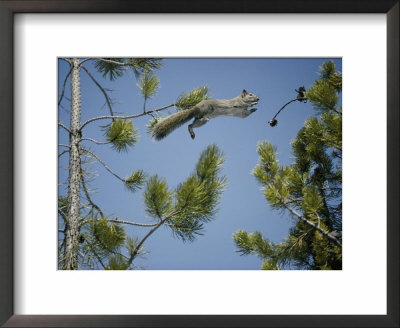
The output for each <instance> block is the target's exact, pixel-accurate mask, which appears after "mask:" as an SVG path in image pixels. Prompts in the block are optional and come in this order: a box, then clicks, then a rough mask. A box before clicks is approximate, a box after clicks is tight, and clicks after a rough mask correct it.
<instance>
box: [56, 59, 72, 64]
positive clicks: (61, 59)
mask: <svg viewBox="0 0 400 328" xmlns="http://www.w3.org/2000/svg"><path fill="white" fill-rule="evenodd" d="M58 59H59V60H63V61H65V62H67V63H68V64H71V62H70V61H69V60H67V59H65V58H58Z"/></svg>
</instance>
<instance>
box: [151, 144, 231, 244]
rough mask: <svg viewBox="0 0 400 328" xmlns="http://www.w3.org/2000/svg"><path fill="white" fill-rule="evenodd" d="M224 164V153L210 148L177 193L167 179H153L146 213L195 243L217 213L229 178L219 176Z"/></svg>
mask: <svg viewBox="0 0 400 328" xmlns="http://www.w3.org/2000/svg"><path fill="white" fill-rule="evenodd" d="M223 162H224V158H223V154H222V153H221V151H220V150H219V149H218V147H217V146H216V145H211V146H209V147H207V149H205V150H204V151H203V152H202V153H201V155H200V159H199V161H198V163H197V165H196V170H195V171H194V172H193V173H192V174H191V175H190V176H189V177H188V178H187V179H186V180H185V181H184V182H183V183H181V184H180V185H179V186H178V187H177V188H176V189H175V190H170V189H169V188H168V185H167V182H166V181H165V180H164V179H161V178H159V177H158V176H153V177H151V178H150V179H149V180H148V181H147V186H146V190H145V192H144V196H145V204H146V211H147V213H148V214H149V215H151V216H152V217H154V218H158V219H159V220H164V221H165V222H166V224H167V226H169V227H170V228H171V229H172V231H173V232H174V234H175V235H176V236H177V237H179V238H180V239H182V240H183V241H193V240H194V239H195V236H196V235H199V234H202V230H203V228H204V227H203V224H204V223H205V222H208V221H210V220H211V219H212V218H213V217H214V215H215V213H216V206H217V205H218V203H219V199H220V196H221V193H222V191H223V188H224V186H225V185H226V178H225V177H223V176H220V170H221V165H222V163H223Z"/></svg>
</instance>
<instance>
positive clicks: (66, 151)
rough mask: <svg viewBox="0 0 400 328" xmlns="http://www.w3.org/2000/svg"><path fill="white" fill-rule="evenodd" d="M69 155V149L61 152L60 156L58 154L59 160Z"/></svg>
mask: <svg viewBox="0 0 400 328" xmlns="http://www.w3.org/2000/svg"><path fill="white" fill-rule="evenodd" d="M66 153H69V149H67V150H64V151H63V152H61V153H60V154H58V158H60V157H61V156H62V155H64V154H66Z"/></svg>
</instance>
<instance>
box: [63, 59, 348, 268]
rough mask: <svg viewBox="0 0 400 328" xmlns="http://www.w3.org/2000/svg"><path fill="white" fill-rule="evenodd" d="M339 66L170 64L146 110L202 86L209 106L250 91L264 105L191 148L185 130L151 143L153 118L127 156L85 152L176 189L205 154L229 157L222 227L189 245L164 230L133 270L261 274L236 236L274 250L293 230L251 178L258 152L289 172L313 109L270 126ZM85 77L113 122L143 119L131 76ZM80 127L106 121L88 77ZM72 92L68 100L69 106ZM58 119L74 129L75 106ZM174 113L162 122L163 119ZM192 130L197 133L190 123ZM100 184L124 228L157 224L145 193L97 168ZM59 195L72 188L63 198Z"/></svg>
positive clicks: (207, 131) (300, 108)
mask: <svg viewBox="0 0 400 328" xmlns="http://www.w3.org/2000/svg"><path fill="white" fill-rule="evenodd" d="M327 60H334V62H335V64H336V66H337V69H338V70H339V71H341V70H342V63H341V59H330V58H312V59H291V58H285V59H264V58H248V59H238V58H229V59H222V58H207V59H204V58H203V59H195V58H190V59H184V58H174V59H172V58H171V59H165V60H164V61H163V67H162V68H161V69H160V70H158V71H157V75H158V77H159V78H160V81H161V88H160V89H159V91H158V93H157V95H156V96H155V97H154V98H153V99H151V100H149V101H148V102H147V109H148V110H150V109H155V108H159V107H162V106H165V105H169V104H172V103H174V102H175V100H176V98H177V97H178V96H179V95H180V94H181V93H182V92H185V91H189V90H191V89H194V88H196V87H199V86H201V85H205V84H206V85H208V87H209V89H210V94H211V97H212V98H215V99H229V98H233V97H235V96H237V95H238V94H239V93H240V92H241V91H242V90H243V89H246V90H247V91H249V92H252V93H255V94H256V95H257V96H258V97H259V98H260V101H259V103H258V105H257V106H256V107H257V108H258V111H257V112H255V113H254V114H252V115H250V116H249V117H247V118H245V119H241V118H237V117H218V118H215V119H212V120H211V121H209V122H208V123H207V124H206V125H204V126H202V127H200V128H198V129H195V133H196V139H194V140H192V139H191V138H190V136H189V133H188V130H187V124H185V125H184V126H182V127H180V128H179V129H177V130H175V131H174V132H173V133H172V134H170V135H169V136H167V137H166V138H165V139H163V140H161V141H158V142H156V141H154V140H152V139H151V138H150V136H149V135H148V134H147V133H146V123H147V122H148V121H149V119H150V117H140V118H137V119H135V120H134V124H135V127H136V128H137V129H138V130H139V132H140V139H139V142H138V143H137V144H136V146H135V147H134V148H131V149H130V150H129V151H128V152H127V153H124V152H121V153H117V152H115V151H113V150H112V149H111V148H110V146H109V145H95V144H93V143H90V142H88V141H86V142H85V146H87V147H89V148H90V149H91V150H92V151H94V152H95V153H96V154H97V155H98V156H99V157H101V158H102V160H103V161H104V162H105V163H106V164H107V165H108V166H109V167H110V168H112V169H113V170H114V171H115V172H116V173H118V174H119V175H120V176H122V177H126V176H128V175H129V174H130V173H131V172H132V171H135V170H139V169H143V170H144V171H145V172H146V173H147V174H149V175H154V174H158V175H160V176H162V177H164V178H166V180H167V182H168V186H169V187H170V188H172V187H175V186H177V185H178V184H179V183H180V182H182V181H184V180H185V179H186V178H187V177H188V176H189V175H190V173H191V172H192V171H193V170H194V167H195V165H196V162H197V160H198V158H199V155H200V153H201V151H202V150H204V149H205V148H206V147H207V146H208V145H210V144H212V143H216V144H217V145H218V147H219V148H220V149H221V150H222V151H223V152H224V154H225V158H226V160H225V163H224V166H223V170H222V173H223V174H225V175H226V176H227V178H228V185H227V187H226V189H225V192H224V193H223V194H222V197H221V202H220V205H219V206H218V212H217V214H216V216H215V219H214V220H213V221H212V222H210V223H207V224H205V231H204V235H203V236H198V237H197V238H196V240H195V241H194V242H192V243H183V242H182V241H181V240H179V239H177V238H174V237H173V235H172V233H171V231H170V230H169V229H167V228H164V227H161V228H160V229H158V230H157V231H156V232H155V233H154V234H153V235H152V236H151V237H150V238H149V239H147V241H146V243H145V244H144V247H145V249H146V251H147V252H148V253H147V254H146V256H145V257H144V258H137V259H135V262H136V265H138V266H140V268H142V269H146V270H156V269H177V270H184V269H193V270H200V269H207V270H208V269H210V270H213V269H216V270H225V269H238V270H254V269H260V267H261V262H262V260H260V259H259V258H257V257H255V256H240V255H239V254H238V253H236V251H235V250H236V248H235V244H234V242H233V239H232V235H233V234H234V232H235V231H237V230H238V229H243V230H246V231H248V232H253V231H255V230H259V231H261V232H262V233H263V235H264V237H266V238H268V239H270V240H271V241H273V242H279V241H282V240H283V239H284V238H285V236H286V235H287V233H288V229H289V228H290V226H291V225H292V222H291V219H289V218H288V216H287V215H282V214H281V213H279V212H276V211H272V210H271V209H270V207H269V205H268V204H267V202H266V200H265V198H264V196H263V192H262V191H261V190H260V186H259V185H258V184H257V182H256V180H255V178H254V177H253V176H252V175H251V170H252V169H253V168H254V166H255V165H256V164H257V161H258V154H257V152H256V146H257V143H258V142H259V141H261V140H268V141H270V142H271V143H272V144H274V145H276V146H277V148H278V159H279V161H280V163H281V164H284V165H287V164H290V163H291V162H292V161H293V156H292V153H291V146H290V142H291V140H293V139H294V138H295V136H296V134H297V131H298V130H299V129H300V128H301V127H302V126H303V123H304V121H305V120H306V119H307V118H308V117H309V116H311V115H317V113H316V111H314V110H313V109H312V107H311V105H310V104H309V103H306V104H304V103H298V102H295V103H292V104H290V105H289V106H288V107H287V108H286V109H285V110H284V111H282V112H281V113H280V115H279V116H278V121H279V123H278V125H277V126H276V127H273V128H272V127H270V126H269V125H268V124H267V122H268V120H270V119H271V118H272V117H273V116H274V114H275V113H276V112H277V110H278V109H279V108H280V107H281V106H282V105H283V104H284V103H286V102H287V101H288V100H290V99H293V98H295V96H296V93H295V91H294V90H295V89H297V88H298V87H299V86H303V85H304V86H305V87H306V88H308V87H309V86H310V85H312V83H313V82H314V80H316V79H318V69H319V66H321V64H322V62H323V61H327ZM85 65H86V67H87V68H88V69H89V70H90V72H91V73H92V74H93V75H94V76H95V77H96V79H97V80H98V81H99V82H100V83H101V85H102V86H103V87H105V88H107V89H112V90H113V91H112V92H111V93H110V94H111V97H112V98H113V99H114V101H115V102H116V104H115V105H114V110H115V112H118V113H119V114H123V115H131V114H138V113H141V112H142V110H143V98H142V97H141V94H140V92H139V90H138V88H137V86H136V80H135V77H134V75H133V73H131V72H129V73H126V74H125V75H124V76H123V77H122V78H120V79H118V80H116V81H114V82H110V81H109V80H106V79H104V78H103V77H102V76H101V75H100V74H98V73H96V70H95V69H94V67H93V66H92V64H91V62H86V63H85ZM68 69H69V68H68V64H67V63H65V62H64V61H59V80H58V81H59V82H58V83H59V92H61V87H62V83H63V81H64V78H65V76H66V74H67V73H68ZM81 87H82V122H83V121H86V120H87V119H89V118H92V117H96V116H101V115H108V109H107V107H106V106H105V100H104V96H103V94H102V93H101V92H100V90H99V89H98V87H97V86H96V85H95V84H93V82H92V81H91V80H90V78H89V77H88V75H87V74H86V73H85V72H84V71H81ZM69 90H70V88H69V83H68V84H67V87H66V95H67V96H68V97H69V92H70V91H69ZM62 104H63V107H64V108H60V109H59V119H60V120H61V121H62V122H64V123H65V124H66V125H68V126H69V107H70V103H69V101H68V100H64V101H63V103H62ZM166 114H167V113H166V112H165V113H164V115H166ZM97 122H99V123H93V124H90V125H89V126H87V127H86V128H85V129H84V131H83V132H84V136H85V137H91V138H94V139H97V140H104V137H103V131H102V129H101V128H100V125H105V124H106V123H108V121H105V120H103V121H97ZM188 124H190V123H188ZM59 143H64V144H66V143H68V134H67V133H66V132H65V131H64V130H62V129H61V130H60V131H59ZM67 160H68V156H66V155H63V156H62V157H61V159H60V161H59V166H60V169H59V176H60V182H61V181H64V180H65V178H66V176H67V175H66V174H67V172H66V170H64V169H63V168H62V167H66V166H67V165H68V162H67ZM90 169H91V171H92V172H95V173H96V174H97V176H96V178H95V179H94V180H93V181H92V182H91V183H90V185H89V188H90V189H92V190H93V189H94V190H95V193H93V194H92V199H93V201H94V202H95V203H97V204H98V205H100V207H101V208H102V209H103V211H104V212H105V213H106V214H109V215H116V216H119V217H120V218H121V219H126V220H132V221H136V222H144V223H150V222H152V221H150V220H149V218H148V216H147V215H146V213H145V211H144V204H143V195H142V192H141V191H138V192H136V193H131V192H129V191H128V190H127V189H126V188H125V187H124V186H123V184H122V182H121V181H119V180H117V179H116V178H115V177H113V176H112V175H110V174H109V173H108V172H107V171H106V170H105V169H104V168H103V167H102V166H101V165H100V164H94V165H90ZM59 190H60V191H59V192H60V194H61V195H63V194H65V193H66V188H65V186H61V187H60V188H59ZM126 231H127V233H128V235H132V236H138V237H140V236H143V235H144V234H145V233H146V232H147V231H148V229H145V228H140V227H130V226H129V227H126Z"/></svg>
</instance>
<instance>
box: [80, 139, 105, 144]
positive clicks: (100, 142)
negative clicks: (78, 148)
mask: <svg viewBox="0 0 400 328" xmlns="http://www.w3.org/2000/svg"><path fill="white" fill-rule="evenodd" d="M81 140H87V141H91V142H94V143H95V144H98V145H108V144H111V143H112V142H111V141H97V140H94V139H92V138H81Z"/></svg>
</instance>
